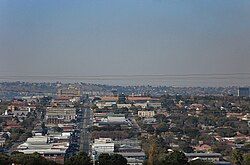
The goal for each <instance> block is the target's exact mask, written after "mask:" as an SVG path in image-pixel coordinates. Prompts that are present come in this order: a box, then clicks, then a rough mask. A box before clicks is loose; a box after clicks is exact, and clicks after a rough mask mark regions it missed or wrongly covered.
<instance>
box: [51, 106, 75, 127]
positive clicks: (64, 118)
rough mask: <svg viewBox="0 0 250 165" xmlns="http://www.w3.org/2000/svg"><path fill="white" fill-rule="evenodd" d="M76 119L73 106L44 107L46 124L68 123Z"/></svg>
mask: <svg viewBox="0 0 250 165" xmlns="http://www.w3.org/2000/svg"><path fill="white" fill-rule="evenodd" d="M75 119H76V109H75V108H59V107H56V108H54V107H48V108H47V109H46V121H47V124H48V125H58V124H63V123H68V122H70V121H71V120H75Z"/></svg>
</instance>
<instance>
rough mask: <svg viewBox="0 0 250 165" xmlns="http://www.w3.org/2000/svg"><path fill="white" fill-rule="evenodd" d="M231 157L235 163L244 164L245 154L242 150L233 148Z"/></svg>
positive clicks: (236, 164) (237, 164)
mask: <svg viewBox="0 0 250 165" xmlns="http://www.w3.org/2000/svg"><path fill="white" fill-rule="evenodd" d="M231 159H232V161H233V163H234V165H242V164H243V154H242V153H241V152H240V150H237V149H235V150H233V151H232V155H231Z"/></svg>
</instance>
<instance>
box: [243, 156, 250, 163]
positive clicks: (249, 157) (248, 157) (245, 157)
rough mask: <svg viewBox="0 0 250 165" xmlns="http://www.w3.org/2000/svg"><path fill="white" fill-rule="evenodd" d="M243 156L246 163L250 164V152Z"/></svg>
mask: <svg viewBox="0 0 250 165" xmlns="http://www.w3.org/2000/svg"><path fill="white" fill-rule="evenodd" d="M243 158H244V163H243V164H244V165H249V164H250V154H249V153H248V154H245V155H244V156H243Z"/></svg>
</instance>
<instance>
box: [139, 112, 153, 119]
mask: <svg viewBox="0 0 250 165" xmlns="http://www.w3.org/2000/svg"><path fill="white" fill-rule="evenodd" d="M138 116H139V117H146V118H152V117H154V116H155V112H154V111H138Z"/></svg>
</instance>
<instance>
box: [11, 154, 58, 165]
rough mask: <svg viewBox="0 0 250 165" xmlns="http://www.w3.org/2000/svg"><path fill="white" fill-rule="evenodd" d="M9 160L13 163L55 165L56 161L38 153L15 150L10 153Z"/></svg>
mask: <svg viewBox="0 0 250 165" xmlns="http://www.w3.org/2000/svg"><path fill="white" fill-rule="evenodd" d="M11 160H12V162H13V163H14V164H21V165H56V164H57V163H56V162H53V161H49V160H47V159H45V158H44V157H42V156H41V155H40V154H38V153H33V154H23V153H18V152H15V153H14V154H12V155H11Z"/></svg>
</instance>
